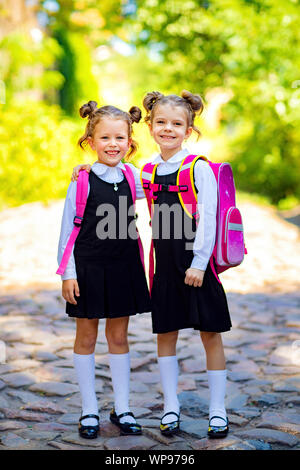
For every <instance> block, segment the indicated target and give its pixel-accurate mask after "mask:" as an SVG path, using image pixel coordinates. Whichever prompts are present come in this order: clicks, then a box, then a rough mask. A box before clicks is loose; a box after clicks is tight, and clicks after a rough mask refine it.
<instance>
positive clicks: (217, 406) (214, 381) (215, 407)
mask: <svg viewBox="0 0 300 470" xmlns="http://www.w3.org/2000/svg"><path fill="white" fill-rule="evenodd" d="M207 377H208V385H209V391H210V401H209V419H211V418H212V417H213V416H221V417H222V418H226V409H225V393H226V378H227V370H226V369H224V370H208V371H207ZM210 424H211V425H212V426H225V421H224V420H223V419H219V418H215V419H213V420H212V421H211V423H210Z"/></svg>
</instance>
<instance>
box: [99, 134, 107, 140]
mask: <svg viewBox="0 0 300 470" xmlns="http://www.w3.org/2000/svg"><path fill="white" fill-rule="evenodd" d="M100 139H103V140H104V139H108V137H107V136H106V135H103V136H102V137H100Z"/></svg>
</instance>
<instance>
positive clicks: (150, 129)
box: [147, 122, 153, 137]
mask: <svg viewBox="0 0 300 470" xmlns="http://www.w3.org/2000/svg"><path fill="white" fill-rule="evenodd" d="M147 126H148V127H149V132H150V134H151V135H152V137H153V130H152V124H151V122H147Z"/></svg>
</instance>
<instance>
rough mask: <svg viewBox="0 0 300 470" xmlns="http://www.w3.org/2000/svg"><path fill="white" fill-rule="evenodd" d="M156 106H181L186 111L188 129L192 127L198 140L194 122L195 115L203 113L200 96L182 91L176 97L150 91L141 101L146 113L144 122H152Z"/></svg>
mask: <svg viewBox="0 0 300 470" xmlns="http://www.w3.org/2000/svg"><path fill="white" fill-rule="evenodd" d="M158 104H171V105H173V106H182V107H184V109H185V110H186V111H187V124H188V127H192V128H193V130H194V131H195V132H196V133H197V134H198V138H199V137H200V136H201V132H200V130H199V129H198V127H196V126H195V124H194V120H195V117H196V114H199V115H200V114H201V113H202V111H203V107H204V105H203V101H202V98H201V97H200V95H194V94H193V93H191V92H190V91H187V90H183V91H182V92H181V96H178V95H166V96H165V95H163V94H162V93H160V92H159V91H152V92H151V93H147V95H146V96H145V98H144V100H143V106H144V108H145V110H146V111H147V116H146V117H145V122H149V121H150V122H151V123H152V121H153V117H154V110H155V107H156V106H157V105H158Z"/></svg>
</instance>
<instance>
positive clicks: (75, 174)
mask: <svg viewBox="0 0 300 470" xmlns="http://www.w3.org/2000/svg"><path fill="white" fill-rule="evenodd" d="M91 168H92V167H91V165H89V164H88V163H85V164H84V165H77V166H75V167H74V168H73V173H72V176H71V181H72V182H74V181H77V180H78V176H79V172H80V171H82V170H86V171H87V172H88V173H90V171H91Z"/></svg>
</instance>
